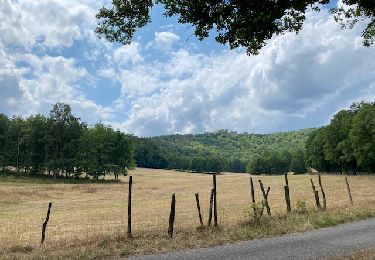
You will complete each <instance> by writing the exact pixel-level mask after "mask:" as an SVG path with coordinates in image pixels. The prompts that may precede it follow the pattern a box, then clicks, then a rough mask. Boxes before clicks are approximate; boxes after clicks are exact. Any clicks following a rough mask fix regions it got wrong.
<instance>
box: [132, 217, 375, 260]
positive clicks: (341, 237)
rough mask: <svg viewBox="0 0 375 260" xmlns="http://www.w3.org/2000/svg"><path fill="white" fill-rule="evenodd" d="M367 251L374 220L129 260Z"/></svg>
mask: <svg viewBox="0 0 375 260" xmlns="http://www.w3.org/2000/svg"><path fill="white" fill-rule="evenodd" d="M368 248H375V218H374V219H368V220H363V221H359V222H355V223H350V224H344V225H339V226H335V227H330V228H323V229H318V230H313V231H309V232H305V233H299V234H292V235H286V236H282V237H274V238H268V239H259V240H252V241H245V242H240V243H236V244H228V245H222V246H217V247H211V248H204V249H203V248H202V249H196V250H186V251H181V252H173V253H169V254H163V255H149V256H138V257H131V258H130V259H134V260H143V259H144V260H151V259H155V260H160V259H168V260H169V259H170V260H173V259H178V260H181V259H208V260H210V259H212V260H220V259H230V260H234V259H326V258H331V257H335V256H343V255H347V254H350V253H353V252H356V251H360V250H362V249H368Z"/></svg>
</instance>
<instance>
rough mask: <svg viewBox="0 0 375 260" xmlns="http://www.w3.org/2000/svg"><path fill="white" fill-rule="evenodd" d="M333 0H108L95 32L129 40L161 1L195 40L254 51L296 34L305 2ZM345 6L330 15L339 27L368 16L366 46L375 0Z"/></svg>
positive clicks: (374, 26) (374, 31)
mask: <svg viewBox="0 0 375 260" xmlns="http://www.w3.org/2000/svg"><path fill="white" fill-rule="evenodd" d="M330 2H333V1H332V0H262V1H259V0H246V1H244V0H209V1H207V0H204V1H202V0H194V1H190V0H112V4H111V6H109V7H102V8H101V9H100V11H99V13H98V14H97V15H96V16H97V18H98V19H99V23H98V26H97V28H96V32H97V33H98V35H99V37H104V38H106V39H107V40H109V41H111V42H119V43H122V44H129V43H130V42H131V41H132V38H133V35H134V33H135V32H136V30H137V29H139V28H142V27H144V26H146V25H147V24H148V23H149V22H151V16H150V10H151V8H152V7H153V6H154V5H158V4H159V5H162V6H163V7H164V8H165V13H164V15H165V16H167V17H171V16H178V22H179V23H183V24H188V25H192V26H193V27H194V28H195V32H194V33H195V35H196V36H197V37H198V39H199V40H203V39H205V38H207V37H209V35H210V33H212V32H213V31H216V36H215V39H216V41H217V42H219V43H221V44H228V45H229V47H230V48H231V49H234V48H238V47H245V48H246V50H247V53H248V54H258V52H259V50H260V49H261V48H262V47H263V46H264V45H266V42H267V40H269V39H271V38H272V36H274V35H278V34H283V33H285V32H287V31H290V32H296V33H298V32H299V31H300V30H301V29H302V26H303V23H304V21H305V19H306V12H307V9H308V8H309V7H312V8H313V10H315V11H319V7H318V5H319V4H321V5H324V4H329V3H330ZM343 3H344V4H346V5H348V6H349V7H348V8H343V7H342V8H334V9H332V12H333V13H335V19H336V21H337V22H339V23H340V24H341V27H342V28H353V26H354V25H355V24H356V23H357V22H358V21H361V20H368V25H367V27H366V28H365V29H364V30H363V33H362V37H363V43H364V45H365V46H369V45H371V44H372V43H373V42H374V37H375V1H374V0H343Z"/></svg>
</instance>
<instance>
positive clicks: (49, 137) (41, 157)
mask: <svg viewBox="0 0 375 260" xmlns="http://www.w3.org/2000/svg"><path fill="white" fill-rule="evenodd" d="M134 149H135V148H134V142H133V138H132V137H131V136H129V135H125V134H124V133H121V132H120V131H114V130H113V129H112V128H111V127H110V126H106V125H103V124H101V123H97V124H95V125H94V126H92V127H89V126H88V125H87V124H86V123H84V122H82V121H81V119H80V118H77V117H75V116H74V115H73V113H72V110H71V107H70V106H69V105H67V104H63V103H57V104H55V105H54V106H53V108H52V110H51V111H50V114H49V117H45V116H43V115H40V114H38V115H34V116H30V117H28V118H21V117H13V118H12V119H9V118H8V117H7V116H5V115H3V114H0V170H1V172H2V173H4V171H5V169H7V170H8V172H9V171H10V172H16V173H18V174H27V175H31V176H43V175H50V176H54V178H58V177H65V178H80V177H91V178H93V179H96V180H97V179H98V178H99V176H102V175H106V174H112V175H114V177H115V179H118V176H119V174H126V172H127V169H128V168H133V167H134V166H135V161H134ZM10 166H11V167H10Z"/></svg>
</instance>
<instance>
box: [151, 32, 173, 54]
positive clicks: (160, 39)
mask: <svg viewBox="0 0 375 260" xmlns="http://www.w3.org/2000/svg"><path fill="white" fill-rule="evenodd" d="M179 40H180V37H179V36H178V35H177V34H175V33H173V32H155V40H154V41H153V42H152V43H150V44H149V46H153V47H154V48H156V49H159V50H163V51H170V50H171V48H172V46H173V44H175V43H176V42H177V41H179Z"/></svg>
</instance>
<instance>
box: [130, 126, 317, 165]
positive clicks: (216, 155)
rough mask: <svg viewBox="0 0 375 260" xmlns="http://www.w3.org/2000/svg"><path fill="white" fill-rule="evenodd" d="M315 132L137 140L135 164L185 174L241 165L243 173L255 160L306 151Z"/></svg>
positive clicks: (228, 133)
mask: <svg viewBox="0 0 375 260" xmlns="http://www.w3.org/2000/svg"><path fill="white" fill-rule="evenodd" d="M313 130H314V128H309V129H302V130H298V131H291V132H279V133H272V134H248V133H240V134H238V133H236V132H232V131H227V130H219V131H216V132H212V133H204V134H196V135H191V134H189V135H179V134H175V135H165V136H157V137H149V138H137V139H136V141H135V142H136V161H137V165H138V166H140V167H149V168H170V169H185V170H194V169H193V168H194V165H195V164H202V163H205V164H211V165H210V166H207V167H206V168H207V170H210V169H211V168H212V167H213V166H214V165H217V164H218V165H220V164H222V167H224V168H228V167H231V166H233V165H236V164H240V165H238V167H239V168H241V171H243V170H244V167H246V164H247V163H248V162H249V161H251V160H252V159H253V158H254V157H255V156H258V155H262V154H265V153H270V152H272V153H275V152H276V153H277V152H282V151H288V152H293V151H296V150H304V149H305V143H306V140H307V139H308V137H309V135H310V133H311V132H312V131H313ZM195 168H197V167H195ZM235 168H236V167H235ZM238 170H239V169H238ZM213 171H214V170H213ZM232 171H233V170H232ZM234 171H236V170H234Z"/></svg>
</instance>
